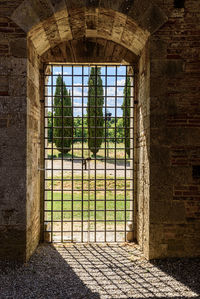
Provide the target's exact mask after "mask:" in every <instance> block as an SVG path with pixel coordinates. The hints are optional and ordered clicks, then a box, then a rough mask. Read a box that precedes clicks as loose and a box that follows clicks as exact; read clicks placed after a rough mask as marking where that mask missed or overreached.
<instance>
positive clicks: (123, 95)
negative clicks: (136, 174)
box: [44, 64, 134, 242]
mask: <svg viewBox="0 0 200 299" xmlns="http://www.w3.org/2000/svg"><path fill="white" fill-rule="evenodd" d="M130 70H131V71H130ZM44 82H45V86H44V95H45V134H44V136H45V137H44V138H45V142H44V144H45V192H44V196H45V198H44V235H45V239H46V240H48V241H50V242H124V241H125V240H126V234H127V225H128V224H129V227H131V226H132V225H133V186H134V184H133V165H134V163H133V162H134V161H133V160H134V153H133V152H134V146H133V143H134V132H133V130H134V128H133V126H134V120H133V119H134V114H133V105H134V104H133V103H134V92H133V89H134V75H133V69H132V68H131V67H130V66H126V65H76V64H74V65H53V64H50V65H47V66H45V71H44ZM92 120H93V121H92ZM89 144H90V146H89ZM91 148H92V150H93V151H92V150H91Z"/></svg>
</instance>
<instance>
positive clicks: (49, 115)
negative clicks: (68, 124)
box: [48, 111, 53, 142]
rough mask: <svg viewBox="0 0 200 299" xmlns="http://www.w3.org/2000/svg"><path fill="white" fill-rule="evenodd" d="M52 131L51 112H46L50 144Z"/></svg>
mask: <svg viewBox="0 0 200 299" xmlns="http://www.w3.org/2000/svg"><path fill="white" fill-rule="evenodd" d="M52 139H53V129H52V112H51V111H48V142H52Z"/></svg>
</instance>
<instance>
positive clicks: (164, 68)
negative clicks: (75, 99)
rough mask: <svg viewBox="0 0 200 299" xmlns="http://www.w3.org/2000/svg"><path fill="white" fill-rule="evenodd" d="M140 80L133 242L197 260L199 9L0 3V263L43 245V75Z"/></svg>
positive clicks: (118, 0)
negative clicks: (96, 71) (76, 72)
mask: <svg viewBox="0 0 200 299" xmlns="http://www.w3.org/2000/svg"><path fill="white" fill-rule="evenodd" d="M47 62H72V63H73V62H104V63H107V62H119V63H123V62H126V63H130V64H134V66H135V69H136V70H137V88H136V96H137V102H138V104H137V106H136V115H137V143H136V165H137V179H136V182H135V186H136V198H135V236H136V239H137V242H138V243H139V245H140V247H141V248H142V250H143V251H144V253H145V256H146V258H148V259H152V258H165V257H181V256H191V257H192V256H197V255H200V235H199V231H200V138H199V137H200V99H199V94H200V1H197V0H185V1H178V0H128V1H127V0H115V1H114V0H101V1H99V0H7V1H4V0H2V1H0V140H1V145H0V176H1V179H0V258H2V259H15V260H20V261H24V260H27V259H28V258H29V257H30V256H31V254H32V253H33V251H34V250H35V248H36V247H37V245H38V242H39V240H40V237H41V230H42V206H43V204H42V199H41V198H42V190H43V188H42V183H43V178H42V175H41V173H40V172H39V171H38V167H39V166H40V167H41V166H42V161H43V155H44V153H43V150H42V149H43V144H42V140H43V139H42V134H43V126H44V124H43V117H42V115H43V113H44V111H43V104H42V101H41V99H42V98H43V82H42V80H43V78H42V72H43V66H44V63H47Z"/></svg>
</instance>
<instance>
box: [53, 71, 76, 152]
mask: <svg viewBox="0 0 200 299" xmlns="http://www.w3.org/2000/svg"><path fill="white" fill-rule="evenodd" d="M54 106H55V108H54V127H56V128H54V137H61V138H59V139H54V142H55V145H56V147H57V148H58V150H59V151H60V152H61V153H63V154H67V153H68V152H69V151H70V150H71V144H72V139H71V137H72V135H73V111H72V101H71V96H70V93H69V92H68V90H67V88H66V85H65V83H64V82H63V79H62V77H61V76H60V75H59V76H58V78H57V80H56V91H55V95H54ZM62 106H64V107H63V108H62ZM65 106H67V107H65ZM62 116H65V118H62ZM66 116H67V117H66ZM62 137H65V138H64V139H63V138H62ZM66 137H68V138H66Z"/></svg>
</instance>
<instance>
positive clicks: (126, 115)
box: [122, 77, 131, 156]
mask: <svg viewBox="0 0 200 299" xmlns="http://www.w3.org/2000/svg"><path fill="white" fill-rule="evenodd" d="M130 104H131V80H130V77H127V78H126V84H125V87H124V100H123V104H122V110H123V127H124V136H125V147H126V153H127V154H128V156H130Z"/></svg>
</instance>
